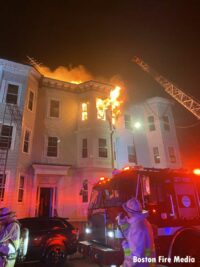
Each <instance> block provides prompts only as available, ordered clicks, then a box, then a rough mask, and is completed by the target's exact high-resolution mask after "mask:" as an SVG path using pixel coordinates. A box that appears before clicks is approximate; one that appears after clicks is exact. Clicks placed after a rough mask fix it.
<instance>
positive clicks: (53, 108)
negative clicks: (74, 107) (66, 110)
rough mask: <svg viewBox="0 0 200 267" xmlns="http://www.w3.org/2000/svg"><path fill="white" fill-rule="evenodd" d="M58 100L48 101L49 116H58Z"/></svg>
mask: <svg viewBox="0 0 200 267" xmlns="http://www.w3.org/2000/svg"><path fill="white" fill-rule="evenodd" d="M59 108H60V102H59V101H58V100H51V101H50V117H52V118H59Z"/></svg>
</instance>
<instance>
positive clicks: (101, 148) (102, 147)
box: [99, 138, 108, 158]
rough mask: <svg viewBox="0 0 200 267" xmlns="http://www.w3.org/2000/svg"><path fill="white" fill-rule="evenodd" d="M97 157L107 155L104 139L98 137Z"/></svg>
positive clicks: (105, 156)
mask: <svg viewBox="0 0 200 267" xmlns="http://www.w3.org/2000/svg"><path fill="white" fill-rule="evenodd" d="M99 157H101V158H107V157H108V149H107V144H106V139H104V138H99Z"/></svg>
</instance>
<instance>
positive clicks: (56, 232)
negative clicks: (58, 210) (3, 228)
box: [19, 217, 78, 266]
mask: <svg viewBox="0 0 200 267" xmlns="http://www.w3.org/2000/svg"><path fill="white" fill-rule="evenodd" d="M19 222H20V223H21V225H22V227H25V228H28V229H29V238H30V239H29V246H28V252H27V255H26V260H25V261H26V262H31V261H32V262H33V261H34V262H36V261H38V262H39V261H40V262H42V266H43V265H45V266H62V265H63V264H64V263H65V261H66V257H67V255H71V254H73V253H75V252H76V250H77V240H78V235H77V229H75V228H74V227H73V226H72V225H71V224H70V223H69V222H68V221H67V219H65V218H58V217H52V218H46V217H45V218H43V217H34V218H23V219H20V220H19Z"/></svg>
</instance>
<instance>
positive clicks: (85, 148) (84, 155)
mask: <svg viewBox="0 0 200 267" xmlns="http://www.w3.org/2000/svg"><path fill="white" fill-rule="evenodd" d="M85 141H86V142H85ZM84 142H85V143H84ZM81 156H82V158H83V159H85V158H88V139H87V138H83V139H82V153H81Z"/></svg>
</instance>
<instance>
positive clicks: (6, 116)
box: [0, 85, 22, 200]
mask: <svg viewBox="0 0 200 267" xmlns="http://www.w3.org/2000/svg"><path fill="white" fill-rule="evenodd" d="M11 86H12V85H11ZM13 87H14V86H13ZM13 89H14V88H11V95H10V96H9V97H8V95H7V96H6V98H5V97H4V99H5V103H1V104H0V108H1V112H0V175H1V176H0V177H1V179H0V200H3V198H4V190H5V182H6V168H7V162H8V157H9V151H10V148H11V143H12V134H13V126H14V125H15V127H16V133H17V134H19V133H20V130H21V122H22V115H21V112H20V109H19V107H18V105H17V101H16V99H17V98H16V97H17V95H16V94H13V95H12V93H13V92H12V91H14V90H13ZM15 89H16V88H15ZM17 91H18V88H17ZM17 94H18V92H17Z"/></svg>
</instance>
